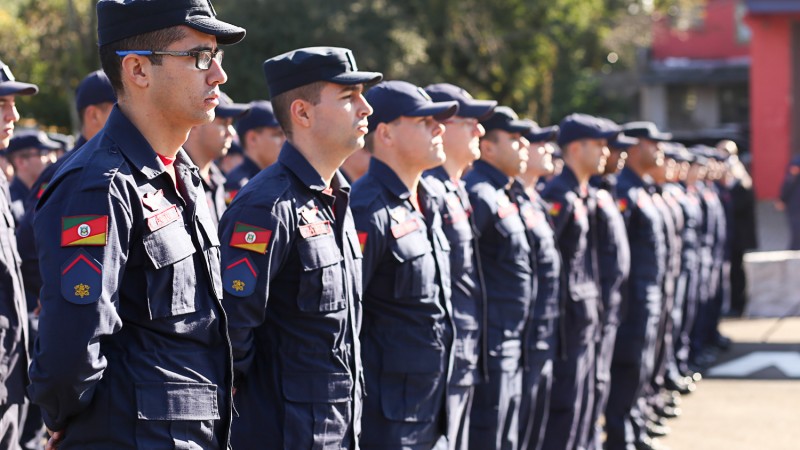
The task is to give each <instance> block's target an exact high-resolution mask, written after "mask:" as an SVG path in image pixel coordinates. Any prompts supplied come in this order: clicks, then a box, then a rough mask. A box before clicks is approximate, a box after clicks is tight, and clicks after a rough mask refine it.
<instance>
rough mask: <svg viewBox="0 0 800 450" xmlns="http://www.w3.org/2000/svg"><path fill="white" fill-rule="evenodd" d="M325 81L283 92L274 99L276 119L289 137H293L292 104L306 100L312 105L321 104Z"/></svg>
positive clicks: (273, 105) (273, 106)
mask: <svg viewBox="0 0 800 450" xmlns="http://www.w3.org/2000/svg"><path fill="white" fill-rule="evenodd" d="M325 83H326V82H325V81H315V82H313V83H309V84H306V85H303V86H300V87H297V88H294V89H292V90H290V91H286V92H283V93H281V94H278V95H276V96H275V97H274V98H273V99H272V110H273V111H274V113H275V119H276V120H277V121H278V123H279V124H281V128H283V132H284V133H285V134H286V136H287V137H290V136H291V135H292V117H291V115H292V103H293V102H294V101H295V100H305V101H307V102H309V103H311V104H312V105H316V104H317V103H319V99H320V94H321V93H322V88H323V87H325Z"/></svg>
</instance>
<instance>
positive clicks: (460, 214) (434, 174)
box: [424, 83, 497, 450]
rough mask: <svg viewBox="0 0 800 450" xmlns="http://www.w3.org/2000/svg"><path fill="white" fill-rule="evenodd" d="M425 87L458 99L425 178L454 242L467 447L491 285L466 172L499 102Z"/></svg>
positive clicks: (453, 381)
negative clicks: (440, 160)
mask: <svg viewBox="0 0 800 450" xmlns="http://www.w3.org/2000/svg"><path fill="white" fill-rule="evenodd" d="M425 92H427V93H428V95H430V96H431V98H432V99H433V100H434V101H437V102H446V101H456V102H458V113H457V114H456V115H455V116H453V117H451V118H449V119H447V120H446V121H445V131H444V135H443V136H442V141H443V145H444V153H445V155H446V156H447V159H446V160H445V161H444V164H442V165H441V166H438V167H435V168H433V169H430V170H428V171H426V172H425V174H424V178H425V181H427V182H428V183H429V184H430V185H431V187H432V188H433V189H435V190H436V191H437V192H438V194H439V195H440V196H441V197H442V198H443V199H444V204H445V208H444V210H443V212H442V219H443V221H442V229H443V230H444V234H445V235H446V236H447V240H448V241H449V242H450V279H451V284H452V292H453V297H452V302H451V303H452V304H453V317H454V319H455V325H456V338H455V355H454V357H453V359H454V367H453V375H452V377H450V388H449V392H448V397H447V401H448V409H449V410H450V414H449V417H450V424H449V425H448V441H449V443H450V449H452V450H467V449H468V445H469V428H470V415H471V412H472V402H473V400H474V396H475V385H477V384H478V383H480V382H482V381H483V380H485V379H486V378H487V376H488V374H487V373H486V358H487V357H488V355H487V354H486V347H485V344H486V337H485V330H486V325H485V323H484V319H485V318H486V314H485V308H486V291H485V286H484V283H483V281H482V280H483V272H482V268H481V260H480V253H479V251H478V247H477V240H476V236H475V233H474V231H473V230H474V228H473V221H472V218H471V213H472V206H471V205H470V203H469V197H468V194H467V191H466V188H465V187H464V182H463V181H462V180H461V176H462V174H463V173H464V170H466V169H467V168H468V167H469V165H470V164H472V163H473V162H474V161H475V160H476V159H478V158H479V157H480V154H481V153H480V139H481V137H483V135H484V134H485V131H484V129H483V126H482V125H481V124H480V119H483V118H486V117H488V116H489V115H491V114H492V112H493V111H494V107H495V106H497V102H495V101H493V100H475V99H474V98H472V96H471V95H470V94H469V92H467V91H465V90H464V89H462V88H460V87H458V86H455V85H452V84H449V83H438V84H432V85H429V86H427V87H426V88H425Z"/></svg>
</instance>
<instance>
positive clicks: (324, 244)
mask: <svg viewBox="0 0 800 450" xmlns="http://www.w3.org/2000/svg"><path fill="white" fill-rule="evenodd" d="M297 252H298V253H299V254H300V263H301V264H302V265H303V270H304V271H306V272H309V271H312V270H316V269H320V268H322V267H328V266H332V265H334V264H337V263H339V262H340V261H341V260H342V259H343V258H342V253H341V252H340V251H339V247H338V246H337V245H336V239H335V238H334V236H333V235H332V234H331V235H323V236H319V237H314V238H309V239H300V240H299V241H298V242H297Z"/></svg>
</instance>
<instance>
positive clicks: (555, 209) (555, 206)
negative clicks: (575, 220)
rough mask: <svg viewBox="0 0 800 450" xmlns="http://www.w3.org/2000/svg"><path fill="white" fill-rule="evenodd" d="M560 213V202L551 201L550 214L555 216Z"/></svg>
mask: <svg viewBox="0 0 800 450" xmlns="http://www.w3.org/2000/svg"><path fill="white" fill-rule="evenodd" d="M559 214H561V203H560V202H553V203H551V204H550V215H551V216H557V215H559Z"/></svg>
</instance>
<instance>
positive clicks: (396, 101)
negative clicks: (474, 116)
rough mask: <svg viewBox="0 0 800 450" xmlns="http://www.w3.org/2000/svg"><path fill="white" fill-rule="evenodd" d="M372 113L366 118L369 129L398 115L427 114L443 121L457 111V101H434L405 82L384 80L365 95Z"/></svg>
mask: <svg viewBox="0 0 800 450" xmlns="http://www.w3.org/2000/svg"><path fill="white" fill-rule="evenodd" d="M364 97H365V98H366V99H367V102H369V104H370V105H371V106H372V109H373V110H374V112H373V113H372V115H371V116H369V118H368V119H367V120H369V131H370V132H373V131H375V129H376V128H378V124H379V123H389V122H392V121H394V120H395V119H398V118H400V117H427V116H432V117H434V118H435V119H436V120H445V119H449V118H450V117H453V116H454V115H455V114H456V113H457V112H458V102H456V101H447V102H434V101H433V99H431V96H430V95H428V93H427V92H425V90H424V89H422V88H421V87H417V86H414V85H413V84H411V83H408V82H405V81H384V82H382V83H378V84H376V85H375V86H374V87H372V88H371V89H370V90H369V91H367V93H366V94H365V95H364Z"/></svg>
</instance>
